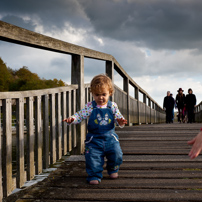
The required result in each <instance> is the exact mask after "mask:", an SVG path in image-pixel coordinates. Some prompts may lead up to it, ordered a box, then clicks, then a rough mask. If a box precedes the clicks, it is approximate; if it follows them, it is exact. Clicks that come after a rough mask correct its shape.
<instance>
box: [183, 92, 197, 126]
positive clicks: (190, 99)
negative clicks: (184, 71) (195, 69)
mask: <svg viewBox="0 0 202 202" xmlns="http://www.w3.org/2000/svg"><path fill="white" fill-rule="evenodd" d="M185 105H186V109H187V112H188V123H193V122H194V107H195V106H196V96H195V95H194V94H193V91H192V89H191V88H189V89H188V94H187V95H186V98H185Z"/></svg>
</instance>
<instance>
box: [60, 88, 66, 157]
mask: <svg viewBox="0 0 202 202" xmlns="http://www.w3.org/2000/svg"><path fill="white" fill-rule="evenodd" d="M61 99H62V120H63V119H65V118H66V117H67V96H66V92H63V93H62V98H61ZM66 154H67V124H66V123H65V122H62V155H66Z"/></svg>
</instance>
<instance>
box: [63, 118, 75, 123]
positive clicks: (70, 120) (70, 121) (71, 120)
mask: <svg viewBox="0 0 202 202" xmlns="http://www.w3.org/2000/svg"><path fill="white" fill-rule="evenodd" d="M63 121H64V122H67V123H72V122H73V121H74V118H72V117H69V118H66V119H64V120H63Z"/></svg>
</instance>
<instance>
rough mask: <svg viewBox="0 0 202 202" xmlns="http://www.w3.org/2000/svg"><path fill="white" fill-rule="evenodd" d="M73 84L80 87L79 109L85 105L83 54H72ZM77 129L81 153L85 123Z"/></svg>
mask: <svg viewBox="0 0 202 202" xmlns="http://www.w3.org/2000/svg"><path fill="white" fill-rule="evenodd" d="M71 84H78V89H77V91H76V111H79V110H81V109H83V108H84V106H85V87H84V56H83V55H72V67H71ZM76 130H77V140H76V148H75V152H76V153H78V154H81V153H84V140H85V123H84V122H81V123H80V124H77V126H76Z"/></svg>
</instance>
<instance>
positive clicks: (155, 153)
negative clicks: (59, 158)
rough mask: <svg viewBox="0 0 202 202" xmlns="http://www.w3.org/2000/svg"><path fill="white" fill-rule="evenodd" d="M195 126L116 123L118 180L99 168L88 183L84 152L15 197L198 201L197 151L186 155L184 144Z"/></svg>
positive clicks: (51, 201) (23, 201) (26, 201)
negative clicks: (97, 178)
mask: <svg viewBox="0 0 202 202" xmlns="http://www.w3.org/2000/svg"><path fill="white" fill-rule="evenodd" d="M200 127H201V124H177V123H175V124H153V125H141V126H133V127H125V128H124V129H119V128H117V133H118V135H119V137H120V143H121V147H122V150H123V153H124V157H123V161H124V162H123V164H122V165H121V167H120V172H119V178H118V179H116V180H112V179H109V177H108V175H107V173H106V170H104V178H103V180H102V182H101V183H100V184H99V185H89V184H87V182H86V180H85V179H86V172H85V161H84V156H71V157H70V158H68V159H67V160H66V161H65V162H64V163H63V164H62V165H61V167H59V168H58V169H57V170H56V171H54V172H52V173H51V174H50V175H49V177H48V178H46V179H45V180H44V181H42V182H40V183H38V184H37V185H34V186H32V187H30V188H28V189H25V190H23V191H22V192H21V193H19V194H18V199H17V200H16V201H17V202H33V201H37V202H39V201H43V202H55V201H57V202H64V201H75V202H81V201H105V202H108V201H116V202H118V201H150V202H151V201H155V202H156V201H183V202H185V201H202V156H199V157H198V158H196V159H195V160H190V159H189V157H188V152H189V150H190V146H188V145H187V141H188V140H190V139H191V138H193V137H194V136H195V135H196V134H197V133H198V131H199V129H200ZM8 198H9V197H8Z"/></svg>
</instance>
